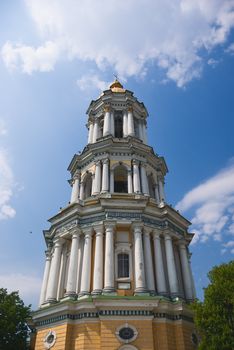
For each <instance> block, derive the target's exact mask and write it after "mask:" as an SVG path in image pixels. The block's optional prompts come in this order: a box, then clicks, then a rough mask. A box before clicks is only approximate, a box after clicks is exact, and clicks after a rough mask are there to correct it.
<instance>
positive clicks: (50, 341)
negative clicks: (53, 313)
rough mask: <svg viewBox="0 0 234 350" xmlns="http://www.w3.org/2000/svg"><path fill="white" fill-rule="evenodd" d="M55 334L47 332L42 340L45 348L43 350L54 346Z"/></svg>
mask: <svg viewBox="0 0 234 350" xmlns="http://www.w3.org/2000/svg"><path fill="white" fill-rule="evenodd" d="M56 338H57V337H56V333H55V331H51V330H50V331H49V332H48V333H47V334H46V336H45V338H44V346H45V349H50V348H52V346H54V344H55V342H56Z"/></svg>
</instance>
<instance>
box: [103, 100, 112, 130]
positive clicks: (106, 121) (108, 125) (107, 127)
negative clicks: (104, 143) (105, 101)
mask: <svg viewBox="0 0 234 350" xmlns="http://www.w3.org/2000/svg"><path fill="white" fill-rule="evenodd" d="M110 133H111V115H110V107H109V106H105V108H104V125H103V136H107V135H110Z"/></svg>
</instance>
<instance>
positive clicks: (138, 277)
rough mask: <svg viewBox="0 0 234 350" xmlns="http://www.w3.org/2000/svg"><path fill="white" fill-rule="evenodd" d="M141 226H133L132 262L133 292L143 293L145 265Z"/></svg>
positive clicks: (144, 288)
mask: <svg viewBox="0 0 234 350" xmlns="http://www.w3.org/2000/svg"><path fill="white" fill-rule="evenodd" d="M141 230H142V228H141V226H140V225H138V226H134V227H133V232H134V262H135V293H145V292H146V286H145V265H144V255H143V245H142V231H141Z"/></svg>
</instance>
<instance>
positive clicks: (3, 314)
mask: <svg viewBox="0 0 234 350" xmlns="http://www.w3.org/2000/svg"><path fill="white" fill-rule="evenodd" d="M30 306H31V305H30ZM30 306H25V305H24V302H23V301H22V300H21V299H20V297H19V293H18V292H12V293H7V289H4V288H0V350H25V349H26V339H27V335H28V327H27V323H26V320H27V318H29V317H30Z"/></svg>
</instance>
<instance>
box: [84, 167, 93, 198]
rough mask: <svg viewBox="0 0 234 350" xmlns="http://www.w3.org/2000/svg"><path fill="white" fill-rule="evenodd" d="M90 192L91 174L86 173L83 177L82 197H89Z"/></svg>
mask: <svg viewBox="0 0 234 350" xmlns="http://www.w3.org/2000/svg"><path fill="white" fill-rule="evenodd" d="M91 194H92V174H91V173H87V175H86V176H85V179H84V199H86V198H88V197H91Z"/></svg>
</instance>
